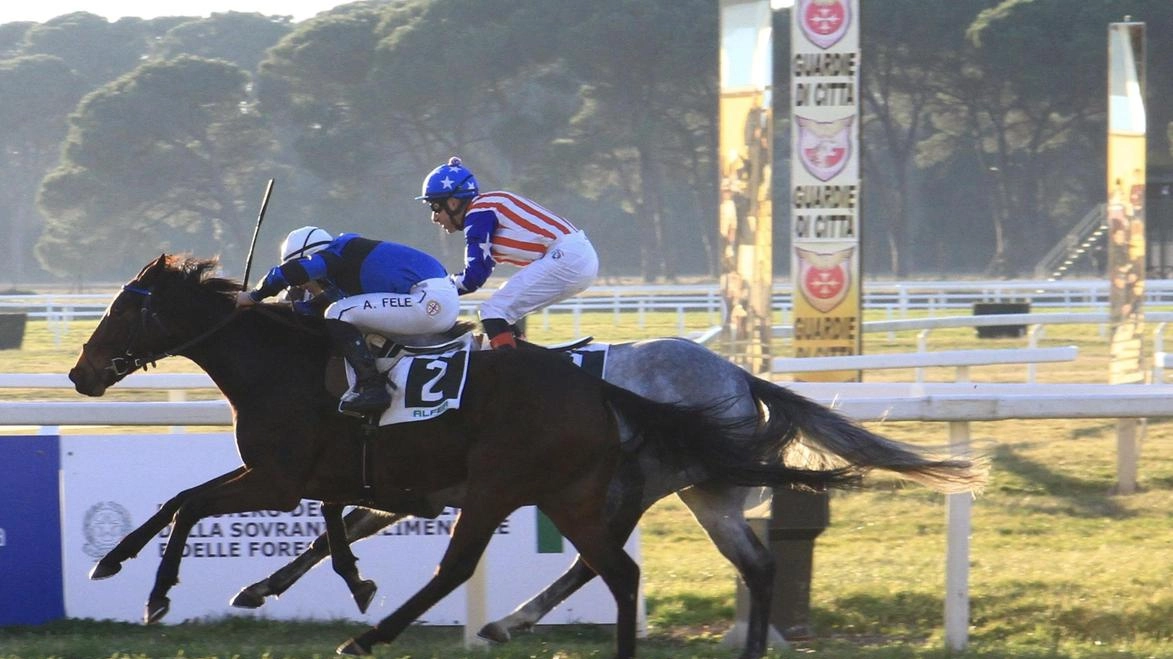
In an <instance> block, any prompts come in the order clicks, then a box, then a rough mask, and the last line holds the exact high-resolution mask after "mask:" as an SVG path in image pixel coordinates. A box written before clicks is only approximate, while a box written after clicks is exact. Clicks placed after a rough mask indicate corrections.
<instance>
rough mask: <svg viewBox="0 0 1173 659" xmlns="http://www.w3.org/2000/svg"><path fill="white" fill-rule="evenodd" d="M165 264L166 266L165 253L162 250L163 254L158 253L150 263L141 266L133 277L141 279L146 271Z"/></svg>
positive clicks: (162, 266)
mask: <svg viewBox="0 0 1173 659" xmlns="http://www.w3.org/2000/svg"><path fill="white" fill-rule="evenodd" d="M166 266H167V253H166V252H164V253H163V254H160V255H159V258H157V259H155V260H154V261H151V262H150V263H148V264H146V265H145V266H143V269H142V270H139V273H138V276H137V277H135V279H137V280H139V281H142V279H143V277H145V276H146V274H147V273H148V272H150V271H152V270H155V269H157V268H164V267H166Z"/></svg>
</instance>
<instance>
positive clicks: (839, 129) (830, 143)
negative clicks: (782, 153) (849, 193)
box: [794, 115, 855, 181]
mask: <svg viewBox="0 0 1173 659" xmlns="http://www.w3.org/2000/svg"><path fill="white" fill-rule="evenodd" d="M794 119H795V122H796V123H797V124H798V153H799V155H800V156H801V158H800V160H801V161H802V166H803V168H804V169H806V171H807V172H809V173H810V175H811V176H813V177H815V178H817V179H819V180H820V181H829V180H831V179H832V178H834V177H835V176H837V175H838V174H839V172H842V171H843V168H844V167H845V166H847V160H848V159H849V158H850V157H851V151H852V149H851V123H852V121H854V120H855V116H854V115H852V116H848V117H844V118H842V119H836V120H834V121H815V120H814V119H808V118H807V117H800V116H795V117H794Z"/></svg>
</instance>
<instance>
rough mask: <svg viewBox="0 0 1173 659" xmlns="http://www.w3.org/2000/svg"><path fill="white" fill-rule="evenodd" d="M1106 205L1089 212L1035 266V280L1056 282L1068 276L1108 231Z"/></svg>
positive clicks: (1098, 206)
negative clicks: (1081, 258) (1072, 268)
mask: <svg viewBox="0 0 1173 659" xmlns="http://www.w3.org/2000/svg"><path fill="white" fill-rule="evenodd" d="M1105 206H1106V205H1105V204H1098V205H1096V206H1095V207H1093V208H1092V209H1091V210H1089V211H1088V212H1087V215H1084V216H1083V219H1081V220H1080V221H1079V222H1077V223H1076V224H1075V226H1074V227H1072V228H1071V231H1068V232H1067V235H1066V236H1063V238H1062V239H1061V240H1060V241H1059V242H1058V243H1056V244H1055V246H1054V247H1052V248H1051V249H1050V250H1049V251H1047V253H1046V254H1045V255H1044V256H1043V258H1041V259H1039V262H1038V264H1037V265H1035V272H1034V276H1035V279H1048V280H1050V281H1054V280H1056V279H1059V278H1061V277H1063V276H1064V275H1066V274H1068V271H1069V270H1070V269H1071V266H1072V265H1074V264H1075V262H1076V261H1077V260H1079V257H1081V256H1083V255H1084V254H1086V253H1087V251H1088V250H1089V249H1091V248H1092V247H1094V246H1095V244H1096V243H1097V242H1099V241H1100V240H1102V239H1103V237H1104V235H1105V234H1106V233H1107V231H1108V218H1107V214H1106V212H1105Z"/></svg>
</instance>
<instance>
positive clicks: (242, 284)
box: [240, 179, 275, 291]
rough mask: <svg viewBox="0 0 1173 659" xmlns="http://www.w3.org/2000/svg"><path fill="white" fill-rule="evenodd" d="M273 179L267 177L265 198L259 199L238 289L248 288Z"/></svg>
mask: <svg viewBox="0 0 1173 659" xmlns="http://www.w3.org/2000/svg"><path fill="white" fill-rule="evenodd" d="M274 180H275V179H269V185H267V186H265V198H264V199H262V200H261V212H260V213H257V226H256V227H255V228H254V229H253V241H252V244H251V245H249V246H248V258H246V259H245V260H244V279H243V280H242V281H241V282H240V290H242V291H247V290H248V272H249V270H251V269H252V267H253V252H255V251H256V250H257V236H258V235H260V233H261V222H264V221H265V210H266V209H267V208H269V197H270V196H272V194H273V182H274Z"/></svg>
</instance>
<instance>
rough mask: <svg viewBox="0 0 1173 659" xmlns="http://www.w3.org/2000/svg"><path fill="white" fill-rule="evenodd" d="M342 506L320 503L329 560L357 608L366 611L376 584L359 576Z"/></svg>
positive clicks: (373, 594) (356, 560)
mask: <svg viewBox="0 0 1173 659" xmlns="http://www.w3.org/2000/svg"><path fill="white" fill-rule="evenodd" d="M342 508H343V505H342V504H339V503H324V502H323V503H322V517H323V518H324V519H325V520H326V538H328V541H329V544H330V560H331V563H332V564H333V566H334V572H336V573H337V574H338V576H340V577H342V580H343V581H345V582H346V587H347V588H349V589H350V594H351V596H353V597H354V603H355V604H357V605H358V610H359V611H360V612H362V613H366V612H367V606H369V605H370V603H371V598H372V597H374V596H375V590H376V589H377V588H378V586H376V585H375V582H374V581H371V580H369V579H363V578H362V577H361V576H359V573H358V559H357V558H355V557H354V552H353V551H351V550H350V542H349V541H348V540H347V538H346V524H345V523H344V522H343V521H342Z"/></svg>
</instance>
